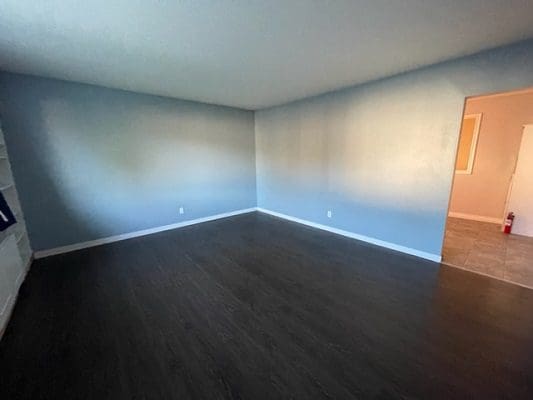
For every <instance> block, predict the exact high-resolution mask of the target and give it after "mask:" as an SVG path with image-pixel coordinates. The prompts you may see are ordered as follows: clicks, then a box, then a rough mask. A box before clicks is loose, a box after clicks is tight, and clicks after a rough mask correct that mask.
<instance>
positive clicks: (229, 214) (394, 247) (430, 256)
mask: <svg viewBox="0 0 533 400" xmlns="http://www.w3.org/2000/svg"><path fill="white" fill-rule="evenodd" d="M253 211H259V212H263V213H265V214H270V215H273V216H275V217H279V218H283V219H286V220H289V221H293V222H297V223H300V224H303V225H307V226H311V227H313V228H317V229H322V230H325V231H328V232H332V233H336V234H338V235H342V236H346V237H349V238H352V239H357V240H361V241H363V242H367V243H371V244H374V245H377V246H381V247H385V248H388V249H391V250H396V251H399V252H402V253H406V254H410V255H413V256H417V257H421V258H424V259H426V260H430V261H435V262H440V261H441V256H440V255H437V254H433V253H428V252H425V251H421V250H416V249H412V248H410V247H406V246H401V245H398V244H394V243H390V242H386V241H384V240H379V239H375V238H371V237H368V236H364V235H360V234H357V233H353V232H349V231H345V230H342V229H337V228H332V227H330V226H327V225H322V224H317V223H314V222H311V221H307V220H304V219H300V218H295V217H291V216H290V215H286V214H281V213H278V212H276V211H271V210H267V209H264V208H261V207H252V208H246V209H242V210H236V211H231V212H227V213H223V214H217V215H212V216H209V217H204V218H198V219H193V220H189V221H183V222H178V223H175V224H170V225H165V226H160V227H156V228H150V229H145V230H142V231H136V232H131V233H125V234H122V235H116V236H110V237H106V238H101V239H96V240H91V241H88V242H83V243H75V244H72V245H68V246H61V247H56V248H53V249H49V250H40V251H36V252H35V254H34V258H35V259H40V258H45V257H50V256H53V255H57V254H63V253H69V252H71V251H76V250H81V249H86V248H89V247H95V246H100V245H103V244H107V243H113V242H118V241H121V240H126V239H131V238H135V237H139V236H146V235H151V234H153V233H158V232H163V231H168V230H172V229H178V228H182V227H185V226H189V225H195V224H200V223H202V222H208V221H213V220H216V219H221V218H227V217H232V216H234V215H239V214H246V213H250V212H253Z"/></svg>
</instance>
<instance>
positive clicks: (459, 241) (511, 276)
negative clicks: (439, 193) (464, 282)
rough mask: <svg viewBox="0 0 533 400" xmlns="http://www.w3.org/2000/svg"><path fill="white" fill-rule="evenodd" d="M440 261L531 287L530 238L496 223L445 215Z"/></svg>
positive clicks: (532, 254) (532, 259)
mask: <svg viewBox="0 0 533 400" xmlns="http://www.w3.org/2000/svg"><path fill="white" fill-rule="evenodd" d="M442 261H443V262H444V263H446V264H451V265H454V266H457V267H461V268H464V269H468V270H471V271H475V272H481V273H483V274H486V275H490V276H494V277H496V278H500V279H505V280H507V281H511V282H516V283H519V284H522V285H525V286H529V287H531V288H533V238H531V237H525V236H518V235H506V234H504V233H502V232H501V226H500V225H497V224H491V223H487V222H477V221H469V220H465V219H459V218H448V225H447V228H446V235H445V239H444V248H443V252H442Z"/></svg>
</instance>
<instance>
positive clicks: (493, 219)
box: [448, 211, 503, 224]
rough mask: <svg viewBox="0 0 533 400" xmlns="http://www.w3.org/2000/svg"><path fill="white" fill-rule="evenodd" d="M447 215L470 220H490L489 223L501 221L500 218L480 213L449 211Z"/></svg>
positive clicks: (499, 222)
mask: <svg viewBox="0 0 533 400" xmlns="http://www.w3.org/2000/svg"><path fill="white" fill-rule="evenodd" d="M448 217H452V218H461V219H469V220H471V221H478V222H490V223H491V224H502V223H503V219H502V218H496V217H484V216H482V215H474V214H465V213H459V212H451V211H450V212H449V213H448Z"/></svg>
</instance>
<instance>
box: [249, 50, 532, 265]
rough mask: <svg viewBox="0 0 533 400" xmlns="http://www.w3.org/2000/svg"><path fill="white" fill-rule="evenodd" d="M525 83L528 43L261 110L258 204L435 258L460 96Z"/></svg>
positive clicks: (528, 78)
mask: <svg viewBox="0 0 533 400" xmlns="http://www.w3.org/2000/svg"><path fill="white" fill-rule="evenodd" d="M354 68H357V63H356V60H355V63H354ZM526 86H533V41H527V42H523V43H520V44H517V45H513V46H508V47H506V48H501V49H497V50H493V51H490V52H485V53H481V54H478V55H475V56H471V57H467V58H464V59H460V60H456V61H452V62H448V63H443V64H439V65H436V66H433V67H429V68H425V69H421V70H418V71H413V72H410V73H406V74H403V75H400V76H396V77H393V78H389V79H385V80H381V81H377V82H373V83H369V84H366V85H362V86H358V87H353V88H350V89H345V90H341V91H337V92H333V93H329V94H325V95H322V96H318V97H314V98H309V99H305V100H302V101H298V102H294V103H290V104H288V105H284V106H279V107H274V108H271V109H268V110H263V111H259V112H257V113H256V116H255V118H256V158H257V160H256V161H257V200H258V206H259V207H262V208H265V209H269V210H272V211H276V212H279V213H283V214H288V215H290V216H293V217H297V218H300V219H305V220H308V221H312V222H315V223H320V224H324V225H328V226H331V227H334V228H337V229H342V230H345V231H349V232H352V233H356V234H360V235H364V236H367V237H371V238H375V239H379V240H383V241H386V242H391V243H394V244H397V245H401V246H405V247H408V248H411V249H415V250H417V251H422V252H425V253H429V254H433V255H440V253H441V247H442V241H443V235H444V228H445V220H446V213H447V208H448V200H449V195H450V188H451V183H452V175H453V164H454V160H455V152H456V147H457V140H458V135H459V126H460V121H461V117H462V110H463V105H464V101H465V97H466V96H471V95H478V94H484V93H488V92H495V91H506V90H512V89H517V88H523V87H526ZM327 210H332V212H333V215H332V218H327V216H326V212H327Z"/></svg>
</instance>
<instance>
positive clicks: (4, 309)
mask: <svg viewBox="0 0 533 400" xmlns="http://www.w3.org/2000/svg"><path fill="white" fill-rule="evenodd" d="M12 298H13V295H11V294H10V295H9V296H8V297H7V299H6V302H5V303H4V307H2V310H1V311H0V317H1V316H3V315H4V313H5V312H6V310H7V306H8V305H9V304H11V299H12Z"/></svg>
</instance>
